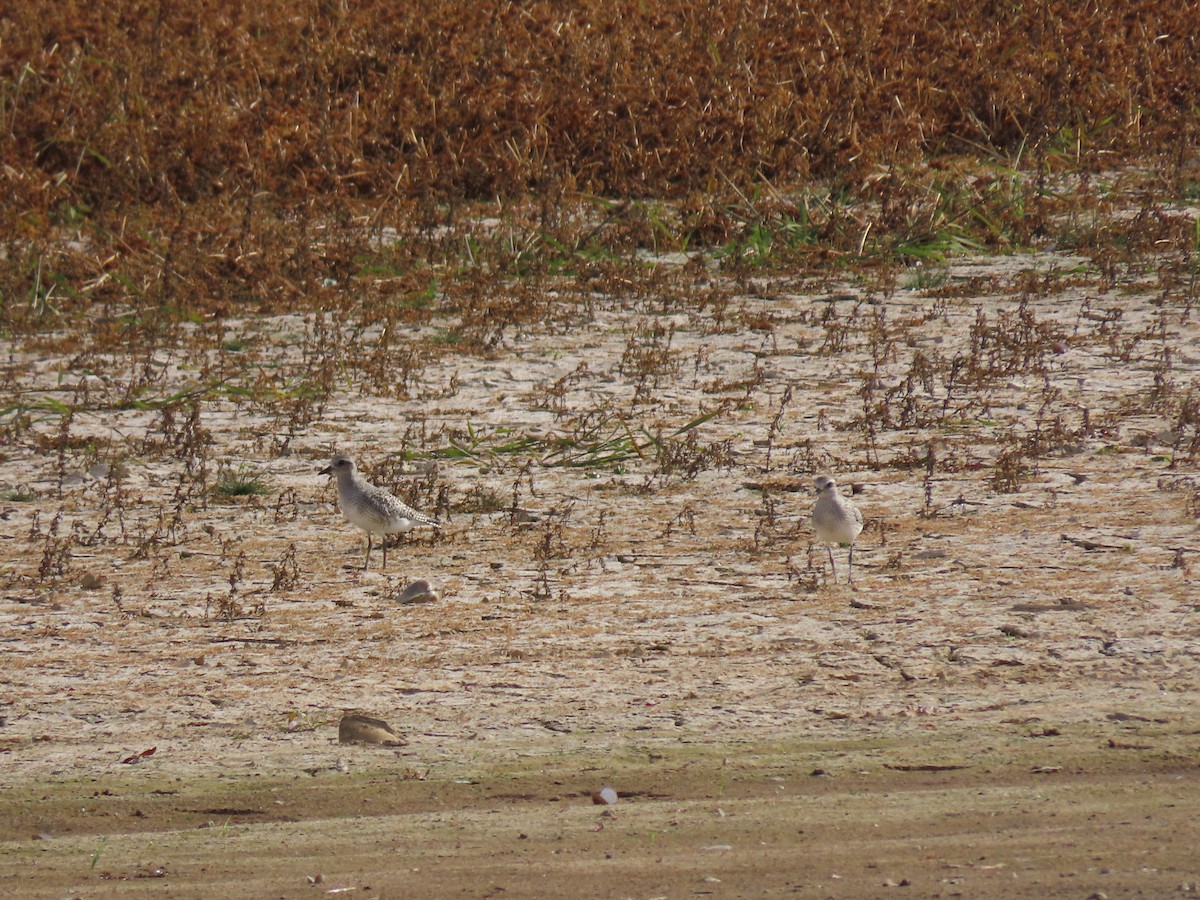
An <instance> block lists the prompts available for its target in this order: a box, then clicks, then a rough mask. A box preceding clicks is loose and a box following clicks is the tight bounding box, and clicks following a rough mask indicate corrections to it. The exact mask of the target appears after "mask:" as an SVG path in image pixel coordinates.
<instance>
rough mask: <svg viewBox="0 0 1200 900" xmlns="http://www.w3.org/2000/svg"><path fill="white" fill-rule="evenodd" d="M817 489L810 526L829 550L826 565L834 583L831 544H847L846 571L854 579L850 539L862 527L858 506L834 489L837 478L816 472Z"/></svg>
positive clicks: (835, 569)
mask: <svg viewBox="0 0 1200 900" xmlns="http://www.w3.org/2000/svg"><path fill="white" fill-rule="evenodd" d="M813 486H814V487H816V489H817V502H816V503H814V504H813V509H812V527H813V531H814V532H815V533H816V535H817V539H818V540H820V541H823V542H824V544H825V549H826V550H828V551H829V567H830V568H831V569H832V570H833V581H834V584H836V583H837V565H836V564H835V563H834V561H833V545H834V544H840V545H842V546H846V545H847V544H849V545H850V562H849V568H850V575H849V577H848V579H847V580H848V581H853V580H854V542H855V541H856V540H858V536H859V534H861V533H862V530H863V517H862V513H861V512H859V511H858V507H857V506H855V505H854V504H853V503H852V502H851V501H849V500H847V499H846V498H845V497H843V496H842V495H841V494H839V493H838V489H837V482H836V481H834V480H833V478H832V477H831V476H829V475H818V476H817V477H816V478H814V479H813Z"/></svg>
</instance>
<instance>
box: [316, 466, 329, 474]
mask: <svg viewBox="0 0 1200 900" xmlns="http://www.w3.org/2000/svg"><path fill="white" fill-rule="evenodd" d="M317 474H318V475H332V474H333V466H326V467H325V468H323V469H322V470H321V471H320V472H318V473H317Z"/></svg>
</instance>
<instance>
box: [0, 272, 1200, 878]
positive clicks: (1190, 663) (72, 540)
mask: <svg viewBox="0 0 1200 900" xmlns="http://www.w3.org/2000/svg"><path fill="white" fill-rule="evenodd" d="M670 263H671V261H670V260H665V261H664V262H663V264H664V265H668V264H670ZM1085 270H1086V265H1085V263H1084V261H1081V260H1079V259H1075V258H1072V257H1069V256H1065V255H1058V254H1053V253H1043V254H1031V255H1027V256H1020V257H1004V258H985V259H969V260H960V261H955V262H954V263H953V264H951V265H950V267H949V269H948V271H947V276H948V277H947V279H946V282H945V283H944V284H942V285H940V286H939V287H938V288H937V289H929V290H921V289H912V290H905V289H901V290H897V291H895V292H894V293H892V294H891V295H890V296H886V297H873V296H871V295H870V293H869V292H867V291H864V290H862V289H861V288H860V287H859V286H856V285H855V284H854V283H853V282H847V283H845V284H840V285H819V286H813V285H809V284H805V283H802V282H800V280H799V279H796V280H794V281H792V280H789V279H788V278H786V277H783V276H770V277H768V276H763V278H762V280H761V281H758V282H756V281H753V280H752V281H751V282H750V283H748V284H745V285H743V286H742V292H741V293H740V294H738V295H737V296H735V298H734V301H733V303H732V306H731V307H730V308H729V309H725V310H723V311H722V310H714V308H713V307H711V306H709V307H705V308H703V309H698V310H683V309H679V308H678V307H675V306H672V305H669V304H665V303H664V304H662V305H661V307H662V308H658V307H656V304H655V302H654V298H649V299H647V298H639V297H620V296H613V295H605V296H597V297H592V298H589V299H588V300H587V302H586V304H584V303H582V302H581V301H580V299H579V298H578V297H565V296H564V298H563V299H562V301H561V302H562V307H563V309H565V310H567V311H566V312H564V313H563V315H562V317H561V318H557V319H556V318H554V317H550V318H548V319H547V320H546V321H545V322H542V323H540V324H533V325H528V326H525V327H522V328H519V329H512V330H510V331H509V332H507V333H506V334H505V335H504V336H503V339H502V340H500V341H498V342H496V345H495V347H494V349H493V351H492V352H490V353H484V354H465V353H454V352H445V353H440V354H431V355H430V356H429V357H428V358H427V359H425V361H424V362H423V364H422V366H421V367H419V368H417V369H416V370H407V371H406V372H405V374H404V383H403V385H402V388H403V389H395V388H396V385H389V384H388V383H387V381H388V379H387V378H386V377H384V378H382V379H376V380H375V382H371V380H370V379H368V378H365V377H361V375H356V374H355V372H357V371H358V370H355V369H353V367H350V368H349V369H347V367H346V365H345V362H344V359H342V361H340V362H339V361H337V360H336V359H335V363H336V366H337V371H338V375H337V378H336V381H337V386H336V389H335V390H334V391H333V393H332V395H331V396H330V397H329V398H328V401H327V402H325V403H323V404H316V405H315V406H314V407H313V408H314V410H315V411H314V412H312V414H311V416H309V417H308V418H305V417H303V416H300V415H298V414H295V410H296V409H299V408H300V407H299V406H298V405H297V403H296V396H295V395H293V394H288V393H287V391H286V390H283V389H281V390H280V391H279V393H278V396H277V398H276V399H271V398H268V399H267V400H261V399H260V400H255V401H253V402H251V401H248V400H247V399H246V396H245V395H244V394H243V395H239V394H238V393H236V392H234V391H230V390H225V389H224V388H228V387H230V386H236V385H238V384H239V383H249V380H250V379H251V376H252V375H254V373H258V374H257V375H254V377H257V378H259V382H258V383H260V384H261V383H263V382H262V378H263V377H264V376H263V373H268V374H271V373H277V374H278V375H279V378H278V380H277V381H276V382H272V383H275V384H278V385H282V386H284V387H286V386H287V385H289V384H292V383H294V382H293V381H289V379H297V378H299V377H300V376H301V375H302V374H303V372H304V371H305V370H306V369H311V368H313V367H314V366H316V365H317V363H316V362H314V359H315V357H313V356H311V355H310V349H311V348H312V347H313V346H316V344H317V343H318V337H320V340H323V341H325V342H326V346H329V347H334V348H336V349H335V350H333V351H331V353H332V354H333V356H335V357H336V356H337V354H339V353H340V354H354V353H362V354H369V353H370V352H371V348H372V347H373V346H375V344H376V342H377V341H378V340H379V333H380V332H379V329H378V327H375V326H372V325H371V324H369V323H367V324H354V323H351V322H349V321H346V320H334V319H325V318H322V317H313V316H307V317H304V316H286V317H273V318H269V319H268V318H247V319H244V320H239V321H235V322H229V323H226V325H225V328H224V330H223V331H222V333H221V336H220V338H219V339H217V340H207V339H206V338H204V337H203V332H204V328H203V327H202V326H196V330H195V332H194V334H195V341H194V343H193V344H191V345H188V346H185V347H182V348H180V347H176V348H173V349H170V350H163V351H161V352H159V353H155V354H151V355H149V356H148V357H147V358H146V359H144V360H139V361H138V362H137V366H138V367H140V370H141V371H142V372H143V373H145V372H151V371H152V372H153V377H152V378H148V381H149V382H150V383H151V384H152V385H153V388H154V390H156V391H157V392H158V393H157V396H159V397H169V396H170V395H172V394H174V393H176V392H179V391H187V390H192V389H195V387H196V385H197V384H198V383H199V382H200V380H201V377H202V373H201V370H202V368H203V366H204V365H210V366H214V365H218V363H219V364H220V365H224V366H225V367H226V369H225V370H224V371H225V372H226V374H227V375H228V378H227V380H226V381H225V382H224V383H223V389H222V390H212V391H207V392H204V393H200V392H197V393H196V395H195V397H194V398H192V397H182V398H178V399H179V402H177V403H176V404H174V406H173V407H171V412H169V413H164V411H163V410H162V409H161V408H155V406H156V405H155V404H153V403H142V404H140V407H141V408H138V405H137V404H134V405H129V404H124V405H123V404H121V403H120V402H118V401H119V399H120V397H121V396H123V393H122V392H123V391H126V390H127V388H128V379H129V378H131V377H133V376H132V374H131V372H132V370H131V368H130V365H131V364H130V363H129V362H128V361H127V360H125V359H123V358H122V357H121V356H120V354H116V353H112V352H110V351H108V350H105V349H103V348H101V347H98V346H97V347H91V348H87V349H85V350H84V351H80V352H77V353H75V354H67V353H65V352H64V351H63V350H62V347H61V346H60V345H58V344H56V343H55V337H54V336H50V337H47V338H45V339H44V340H43V341H41V342H40V343H39V342H34V341H30V342H26V343H22V344H20V345H16V344H13V342H11V341H9V342H7V343H8V346H6V347H5V349H6V351H7V352H6V354H5V355H6V357H7V358H8V360H9V362H8V364H7V376H6V378H7V385H8V388H7V390H8V391H10V392H11V394H12V396H13V397H17V398H19V400H20V402H21V403H22V404H24V408H25V409H26V410H27V413H26V414H27V415H28V416H29V418H28V422H27V424H26V426H24V427H22V428H10V432H9V433H10V439H9V440H8V443H7V446H5V447H4V449H3V452H2V454H0V486H2V487H5V488H6V493H5V494H4V495H3V496H4V497H5V498H6V499H4V500H3V502H2V503H0V515H2V517H3V523H4V527H3V530H2V533H0V578H2V581H0V584H2V586H3V589H2V591H0V640H2V641H3V661H4V665H3V671H2V672H0V684H2V686H3V690H2V691H0V765H2V777H0V780H2V783H3V789H4V807H5V808H6V815H4V816H3V817H0V841H2V843H0V892H2V893H3V894H4V895H5V896H46V897H63V896H81V897H91V896H120V897H124V896H148V895H165V896H196V897H218V896H220V897H266V896H272V897H277V896H286V897H312V896H318V895H337V894H339V893H351V895H353V896H380V897H398V896H412V897H416V896H430V897H433V896H489V897H495V896H507V897H527V896H544V897H558V896H571V895H575V896H597V897H601V896H603V897H681V896H695V895H702V896H717V897H724V896H728V897H736V896H757V895H781V896H802V897H891V896H896V897H915V896H945V897H952V896H963V897H1042V896H1047V895H1061V896H1075V897H1080V898H1083V897H1089V896H1097V897H1098V896H1109V897H1116V896H1141V897H1163V896H1177V895H1178V896H1184V895H1190V894H1194V893H1197V892H1200V861H1198V859H1200V854H1197V852H1196V846H1197V844H1198V841H1200V828H1198V827H1197V825H1196V821H1195V815H1194V813H1195V809H1196V806H1197V800H1198V799H1200V768H1198V765H1197V764H1198V762H1200V724H1198V723H1200V718H1198V716H1197V713H1198V712H1200V702H1198V694H1197V687H1198V682H1197V677H1198V674H1200V658H1198V657H1200V592H1198V590H1197V587H1198V585H1200V580H1198V578H1197V567H1200V558H1198V557H1197V555H1196V554H1197V553H1198V552H1200V533H1198V531H1197V515H1198V512H1200V475H1197V473H1196V451H1197V448H1198V447H1200V442H1198V441H1197V439H1196V429H1197V427H1198V423H1197V422H1196V421H1194V420H1191V421H1189V420H1188V419H1187V417H1186V416H1185V415H1183V414H1182V413H1178V412H1172V410H1181V409H1185V408H1186V404H1187V403H1188V402H1194V398H1193V400H1192V401H1189V400H1188V399H1187V397H1188V396H1190V395H1187V393H1186V392H1188V391H1193V392H1198V393H1200V386H1198V385H1200V340H1198V338H1200V323H1198V322H1197V319H1196V317H1195V316H1194V315H1192V314H1191V311H1190V305H1189V306H1187V307H1185V306H1183V305H1182V304H1180V303H1172V302H1171V300H1170V298H1169V297H1168V298H1167V301H1166V302H1165V303H1164V302H1163V300H1162V297H1161V292H1159V291H1157V290H1156V289H1155V285H1154V279H1153V266H1147V271H1146V272H1143V273H1140V275H1139V274H1131V275H1130V276H1129V277H1128V279H1127V280H1126V281H1125V282H1124V283H1122V284H1120V285H1117V286H1113V285H1105V286H1099V285H1098V278H1097V277H1096V276H1089V275H1087V274H1086V273H1085V274H1079V273H1080V272H1085ZM698 277H699V278H701V279H702V278H703V277H705V276H698ZM1031 283H1041V284H1043V286H1045V285H1048V284H1053V287H1052V288H1050V289H1047V290H1046V291H1045V292H1044V293H1039V292H1030V293H1029V294H1028V295H1027V296H1025V299H1024V301H1022V299H1021V294H1022V290H1023V289H1022V285H1025V286H1028V285H1029V284H1031ZM552 302H553V301H552ZM583 307H586V309H584V308H583ZM981 316H982V317H983V320H982V321H983V323H984V326H983V327H982V328H981V318H980V317H981ZM444 324H445V323H441V325H442V326H444ZM438 327H439V324H438V323H436V322H431V323H425V324H418V325H415V326H413V327H412V329H411V333H410V334H409V335H408V337H409V339H410V340H411V342H412V343H413V344H416V343H419V342H421V341H427V340H430V339H431V338H432V337H434V336H435V332H437V329H438ZM318 332H319V333H320V334H319V335H318ZM60 337H61V336H60ZM63 339H64V340H65V337H64V338H63ZM977 344H982V346H976V345H977ZM956 358H957V359H959V360H960V361H963V362H962V366H961V367H960V368H959V369H957V370H956V369H954V368H953V366H952V364H951V361H952V360H954V359H956ZM243 360H244V362H243ZM971 360H974V361H975V363H976V364H978V363H980V362H982V363H986V365H987V366H990V367H991V368H990V370H988V371H986V372H983V373H982V374H981V370H980V369H979V366H978V365H976V371H975V375H974V376H971V377H968V375H967V366H968V363H969V362H970V361H971ZM381 365H383V366H384V367H385V369H386V366H387V365H388V360H387V359H384V360H382V361H381ZM950 373H953V374H954V377H956V378H958V381H957V382H955V381H954V380H953V378H952V377H951V374H950ZM223 377H225V376H223ZM239 379H241V381H239ZM193 399H194V400H195V404H194V405H193ZM55 402H57V403H61V404H68V405H72V404H73V405H74V406H75V407H76V409H75V410H74V412H72V414H71V415H70V416H69V417H65V416H64V415H63V414H62V412H63V410H62V409H59V408H57V407H55V405H54V404H55ZM1172 403H1175V406H1172V405H1171V404H1172ZM881 404H882V405H881ZM193 409H195V410H198V411H199V418H198V419H192V420H189V415H191V411H192V410H193ZM709 414H711V415H709ZM9 415H10V416H11V415H12V413H11V412H10V413H9ZM289 416H291V418H290V419H289V418H288V417H289ZM697 420H701V421H699V422H698V421H697ZM9 421H10V422H11V421H12V420H11V419H10V420H9ZM64 421H66V425H65V426H64V424H63V423H64ZM297 423H298V424H297ZM689 426H690V427H689ZM334 449H337V450H339V451H342V452H347V453H350V454H352V455H353V456H355V457H356V458H357V459H358V460H359V461H360V464H361V465H362V467H363V468H364V470H365V471H366V473H367V474H368V475H373V476H374V477H375V478H376V480H378V481H380V482H382V483H385V484H387V485H389V486H390V487H392V488H393V489H395V490H396V492H397V493H398V494H400V495H402V496H406V497H409V498H410V499H412V500H413V501H414V502H415V503H416V504H417V505H418V506H420V507H421V508H424V509H426V510H427V511H429V512H435V511H436V512H438V514H439V515H440V516H441V517H442V519H443V522H444V527H443V528H442V530H441V531H440V533H436V534H435V533H433V532H430V531H422V532H418V533H415V534H414V535H413V536H410V538H409V539H408V540H407V541H406V542H405V543H404V545H403V546H399V547H397V548H395V549H393V550H392V551H391V552H390V553H389V569H388V571H387V572H381V571H380V570H379V568H378V567H379V564H380V561H381V560H380V555H379V553H378V551H376V553H375V554H373V557H372V569H371V570H370V571H367V572H363V571H361V569H360V565H361V560H362V552H363V549H364V546H365V542H364V540H363V536H362V534H361V533H360V532H358V531H356V530H355V529H353V528H352V527H351V526H349V525H348V524H347V523H346V522H345V521H344V520H343V519H342V518H341V516H340V515H339V513H338V511H337V509H336V505H335V492H334V489H333V486H332V485H331V483H330V482H329V480H328V479H326V478H323V477H320V476H318V475H317V474H316V473H317V470H318V469H319V468H320V467H321V466H323V465H324V464H325V463H326V462H327V460H328V458H329V456H330V455H331V453H332V452H333V451H334ZM402 449H406V450H410V451H413V456H414V457H419V458H412V459H404V458H403V454H401V450H402ZM931 453H932V454H933V456H932V462H931V461H930V454H931ZM572 456H574V461H575V462H576V463H577V465H573V466H568V465H562V463H563V462H564V461H566V460H567V459H568V458H569V457H572ZM606 456H607V457H608V458H607V460H606V459H605V457H606ZM201 468H203V471H201ZM218 471H220V472H223V473H225V474H226V475H229V474H230V473H232V475H235V476H241V477H243V479H244V480H257V481H258V482H260V483H261V484H263V485H265V486H266V488H267V490H268V493H266V494H264V495H259V496H248V497H228V496H222V495H220V494H218V493H216V492H214V491H213V489H212V488H213V485H214V484H215V483H216V481H217V473H218ZM818 471H833V472H835V473H836V474H837V475H838V477H839V479H840V481H841V482H842V484H843V485H850V484H855V485H858V486H860V487H861V490H860V491H859V492H858V493H857V495H856V497H855V499H856V502H857V503H858V505H859V506H860V508H861V509H862V511H863V512H864V514H865V516H866V519H867V527H866V530H865V531H864V533H863V535H862V537H861V539H860V542H859V546H858V549H857V551H856V554H855V575H856V577H855V581H854V583H853V584H852V585H848V584H844V583H839V584H834V583H832V581H831V580H830V579H829V577H828V572H827V560H826V557H825V552H824V549H823V548H822V547H820V546H814V545H813V543H812V538H811V531H810V529H809V526H808V521H807V515H808V510H809V508H810V505H811V502H812V496H811V480H812V476H813V475H814V474H816V473H817V472H818ZM197 483H200V484H201V485H202V486H203V490H190V489H189V486H192V485H195V484H197ZM838 560H839V568H840V567H841V565H842V564H843V563H844V561H845V552H844V551H840V552H839V556H838ZM843 571H844V570H843ZM417 578H427V579H429V581H430V582H431V583H432V584H433V586H434V588H435V589H436V591H437V593H438V595H439V596H438V599H437V600H436V601H435V602H430V603H420V604H401V603H397V602H396V597H397V596H398V595H399V594H400V592H401V591H402V590H403V589H404V588H405V586H407V585H408V584H409V583H410V582H411V581H413V580H414V579H417ZM346 710H353V711H358V712H362V713H365V714H367V715H371V716H377V717H380V718H383V719H385V720H387V721H388V722H389V723H390V724H391V725H392V726H393V727H394V728H395V729H396V730H397V731H398V732H400V733H401V734H403V735H404V737H405V739H406V741H407V743H406V744H405V745H404V746H401V747H392V748H383V747H376V746H367V745H348V744H339V743H338V741H337V725H338V720H339V719H340V718H341V716H342V714H343V711H346ZM152 748H153V750H154V752H153V753H152V754H146V755H140V754H143V752H144V751H148V750H150V749H152ZM135 757H136V760H135V761H130V760H133V759H134V758H135ZM603 786H611V787H612V788H613V789H614V790H616V791H617V792H618V794H619V795H620V800H619V801H618V802H617V803H616V804H615V805H611V806H600V805H593V804H592V802H591V799H590V795H591V794H592V792H594V791H597V790H599V789H600V788H601V787H603Z"/></svg>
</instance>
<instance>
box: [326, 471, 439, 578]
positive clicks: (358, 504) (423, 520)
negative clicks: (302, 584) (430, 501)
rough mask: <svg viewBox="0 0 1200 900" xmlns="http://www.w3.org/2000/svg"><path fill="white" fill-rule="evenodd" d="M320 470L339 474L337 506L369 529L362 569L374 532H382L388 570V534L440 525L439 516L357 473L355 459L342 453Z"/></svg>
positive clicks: (367, 563) (337, 476) (364, 527)
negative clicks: (412, 505) (432, 514)
mask: <svg viewBox="0 0 1200 900" xmlns="http://www.w3.org/2000/svg"><path fill="white" fill-rule="evenodd" d="M318 474H320V475H333V476H334V477H335V478H337V486H338V508H339V509H341V511H342V515H344V516H345V517H346V518H347V519H348V520H349V521H350V523H351V524H353V525H357V526H358V527H359V528H361V529H362V530H363V531H365V532H366V533H367V556H366V558H365V559H364V560H363V569H366V568H367V566H368V565H370V563H371V535H373V534H378V535H381V536H382V537H381V542H382V544H383V570H384V571H386V570H387V536H388V535H389V534H406V533H407V532H409V531H412V530H413V529H414V528H415V527H416V526H418V525H432V526H433V527H434V528H439V527H440V525H439V524H438V521H437V519H434V518H432V517H430V516H427V515H425V514H424V513H421V512H417V511H416V510H415V509H413V508H412V507H411V506H409V505H408V504H407V503H403V502H401V501H400V500H398V499H396V498H395V497H394V496H392V495H391V494H390V493H388V492H387V491H385V490H384V489H383V488H381V487H376V486H375V485H373V484H370V483H369V482H367V481H366V480H364V479H363V477H362V476H361V475H359V474H358V467H357V466H356V465H354V460H352V459H351V458H350V457H348V456H346V455H345V454H342V453H339V454H337V455H336V456H334V458H333V459H332V460H331V461H330V463H329V465H327V466H326V467H325V468H324V469H322V470H321V471H320V472H319V473H318Z"/></svg>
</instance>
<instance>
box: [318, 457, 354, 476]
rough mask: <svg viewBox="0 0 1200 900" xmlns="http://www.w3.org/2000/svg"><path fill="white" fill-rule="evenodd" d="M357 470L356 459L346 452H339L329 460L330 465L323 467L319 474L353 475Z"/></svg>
mask: <svg viewBox="0 0 1200 900" xmlns="http://www.w3.org/2000/svg"><path fill="white" fill-rule="evenodd" d="M354 470H355V466H354V460H352V459H351V458H350V457H348V456H347V455H346V454H344V453H337V454H335V455H334V457H333V459H331V460H330V461H329V465H327V466H326V467H325V468H323V469H322V470H321V471H320V472H318V473H317V474H318V475H353V474H354Z"/></svg>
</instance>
